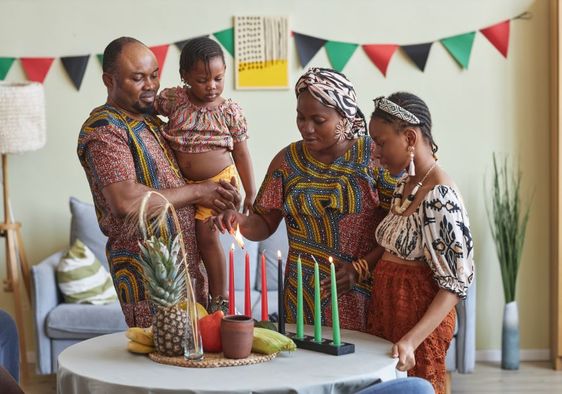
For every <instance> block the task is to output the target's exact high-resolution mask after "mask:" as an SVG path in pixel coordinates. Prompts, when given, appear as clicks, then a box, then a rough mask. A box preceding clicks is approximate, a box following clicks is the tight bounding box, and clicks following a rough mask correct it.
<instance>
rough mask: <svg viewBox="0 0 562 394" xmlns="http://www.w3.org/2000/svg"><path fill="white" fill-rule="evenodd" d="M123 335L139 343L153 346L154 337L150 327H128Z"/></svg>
mask: <svg viewBox="0 0 562 394" xmlns="http://www.w3.org/2000/svg"><path fill="white" fill-rule="evenodd" d="M125 336H126V337H127V338H129V339H130V340H131V341H134V342H137V343H140V344H141V345H146V346H154V339H153V337H152V327H149V328H141V327H129V329H128V330H127V332H126V333H125Z"/></svg>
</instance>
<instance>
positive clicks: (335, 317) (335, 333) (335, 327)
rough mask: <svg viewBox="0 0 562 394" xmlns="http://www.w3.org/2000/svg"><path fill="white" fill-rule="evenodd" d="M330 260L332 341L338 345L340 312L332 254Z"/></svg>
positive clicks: (339, 340)
mask: <svg viewBox="0 0 562 394" xmlns="http://www.w3.org/2000/svg"><path fill="white" fill-rule="evenodd" d="M329 260H330V277H331V280H332V283H331V285H332V342H333V344H334V345H336V346H340V345H341V339H340V314H339V312H338V288H337V284H336V267H335V266H334V262H333V260H332V256H330V258H329Z"/></svg>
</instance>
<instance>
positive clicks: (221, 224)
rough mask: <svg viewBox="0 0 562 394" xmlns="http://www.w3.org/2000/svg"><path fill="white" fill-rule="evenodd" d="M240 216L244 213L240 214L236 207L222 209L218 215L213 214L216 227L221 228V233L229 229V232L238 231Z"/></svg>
mask: <svg viewBox="0 0 562 394" xmlns="http://www.w3.org/2000/svg"><path fill="white" fill-rule="evenodd" d="M239 216H242V215H240V214H239V213H238V212H236V211H235V210H234V209H227V210H225V211H222V212H221V213H219V214H218V215H216V216H213V218H212V221H213V224H214V226H215V228H216V229H217V230H219V231H220V232H221V233H224V232H225V231H228V232H229V233H231V234H232V233H234V232H235V231H236V227H238V224H239ZM243 217H246V216H243Z"/></svg>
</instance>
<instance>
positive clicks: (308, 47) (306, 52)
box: [293, 32, 326, 68]
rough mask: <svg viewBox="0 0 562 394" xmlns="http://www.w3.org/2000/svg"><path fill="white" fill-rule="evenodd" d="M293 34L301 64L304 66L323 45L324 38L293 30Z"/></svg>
mask: <svg viewBox="0 0 562 394" xmlns="http://www.w3.org/2000/svg"><path fill="white" fill-rule="evenodd" d="M293 36H294V37H295V46H296V47H297V52H298V53H299V60H300V62H301V66H302V67H303V68H304V67H306V65H307V64H308V62H309V61H310V59H312V58H313V57H314V55H316V53H318V51H319V50H320V48H322V47H323V46H324V44H325V43H326V40H324V39H322V38H316V37H312V36H307V35H305V34H300V33H296V32H293Z"/></svg>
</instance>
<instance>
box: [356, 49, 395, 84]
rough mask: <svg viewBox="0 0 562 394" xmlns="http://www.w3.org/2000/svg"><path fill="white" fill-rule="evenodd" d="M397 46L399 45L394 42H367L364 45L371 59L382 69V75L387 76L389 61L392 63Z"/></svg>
mask: <svg viewBox="0 0 562 394" xmlns="http://www.w3.org/2000/svg"><path fill="white" fill-rule="evenodd" d="M396 48H398V45H394V44H390V45H388V44H367V45H363V50H364V51H365V53H366V54H367V56H369V59H371V61H372V62H373V63H375V66H377V68H378V69H379V70H380V72H381V73H382V75H384V76H385V77H386V70H387V68H388V63H390V59H391V58H392V55H394V52H396Z"/></svg>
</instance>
